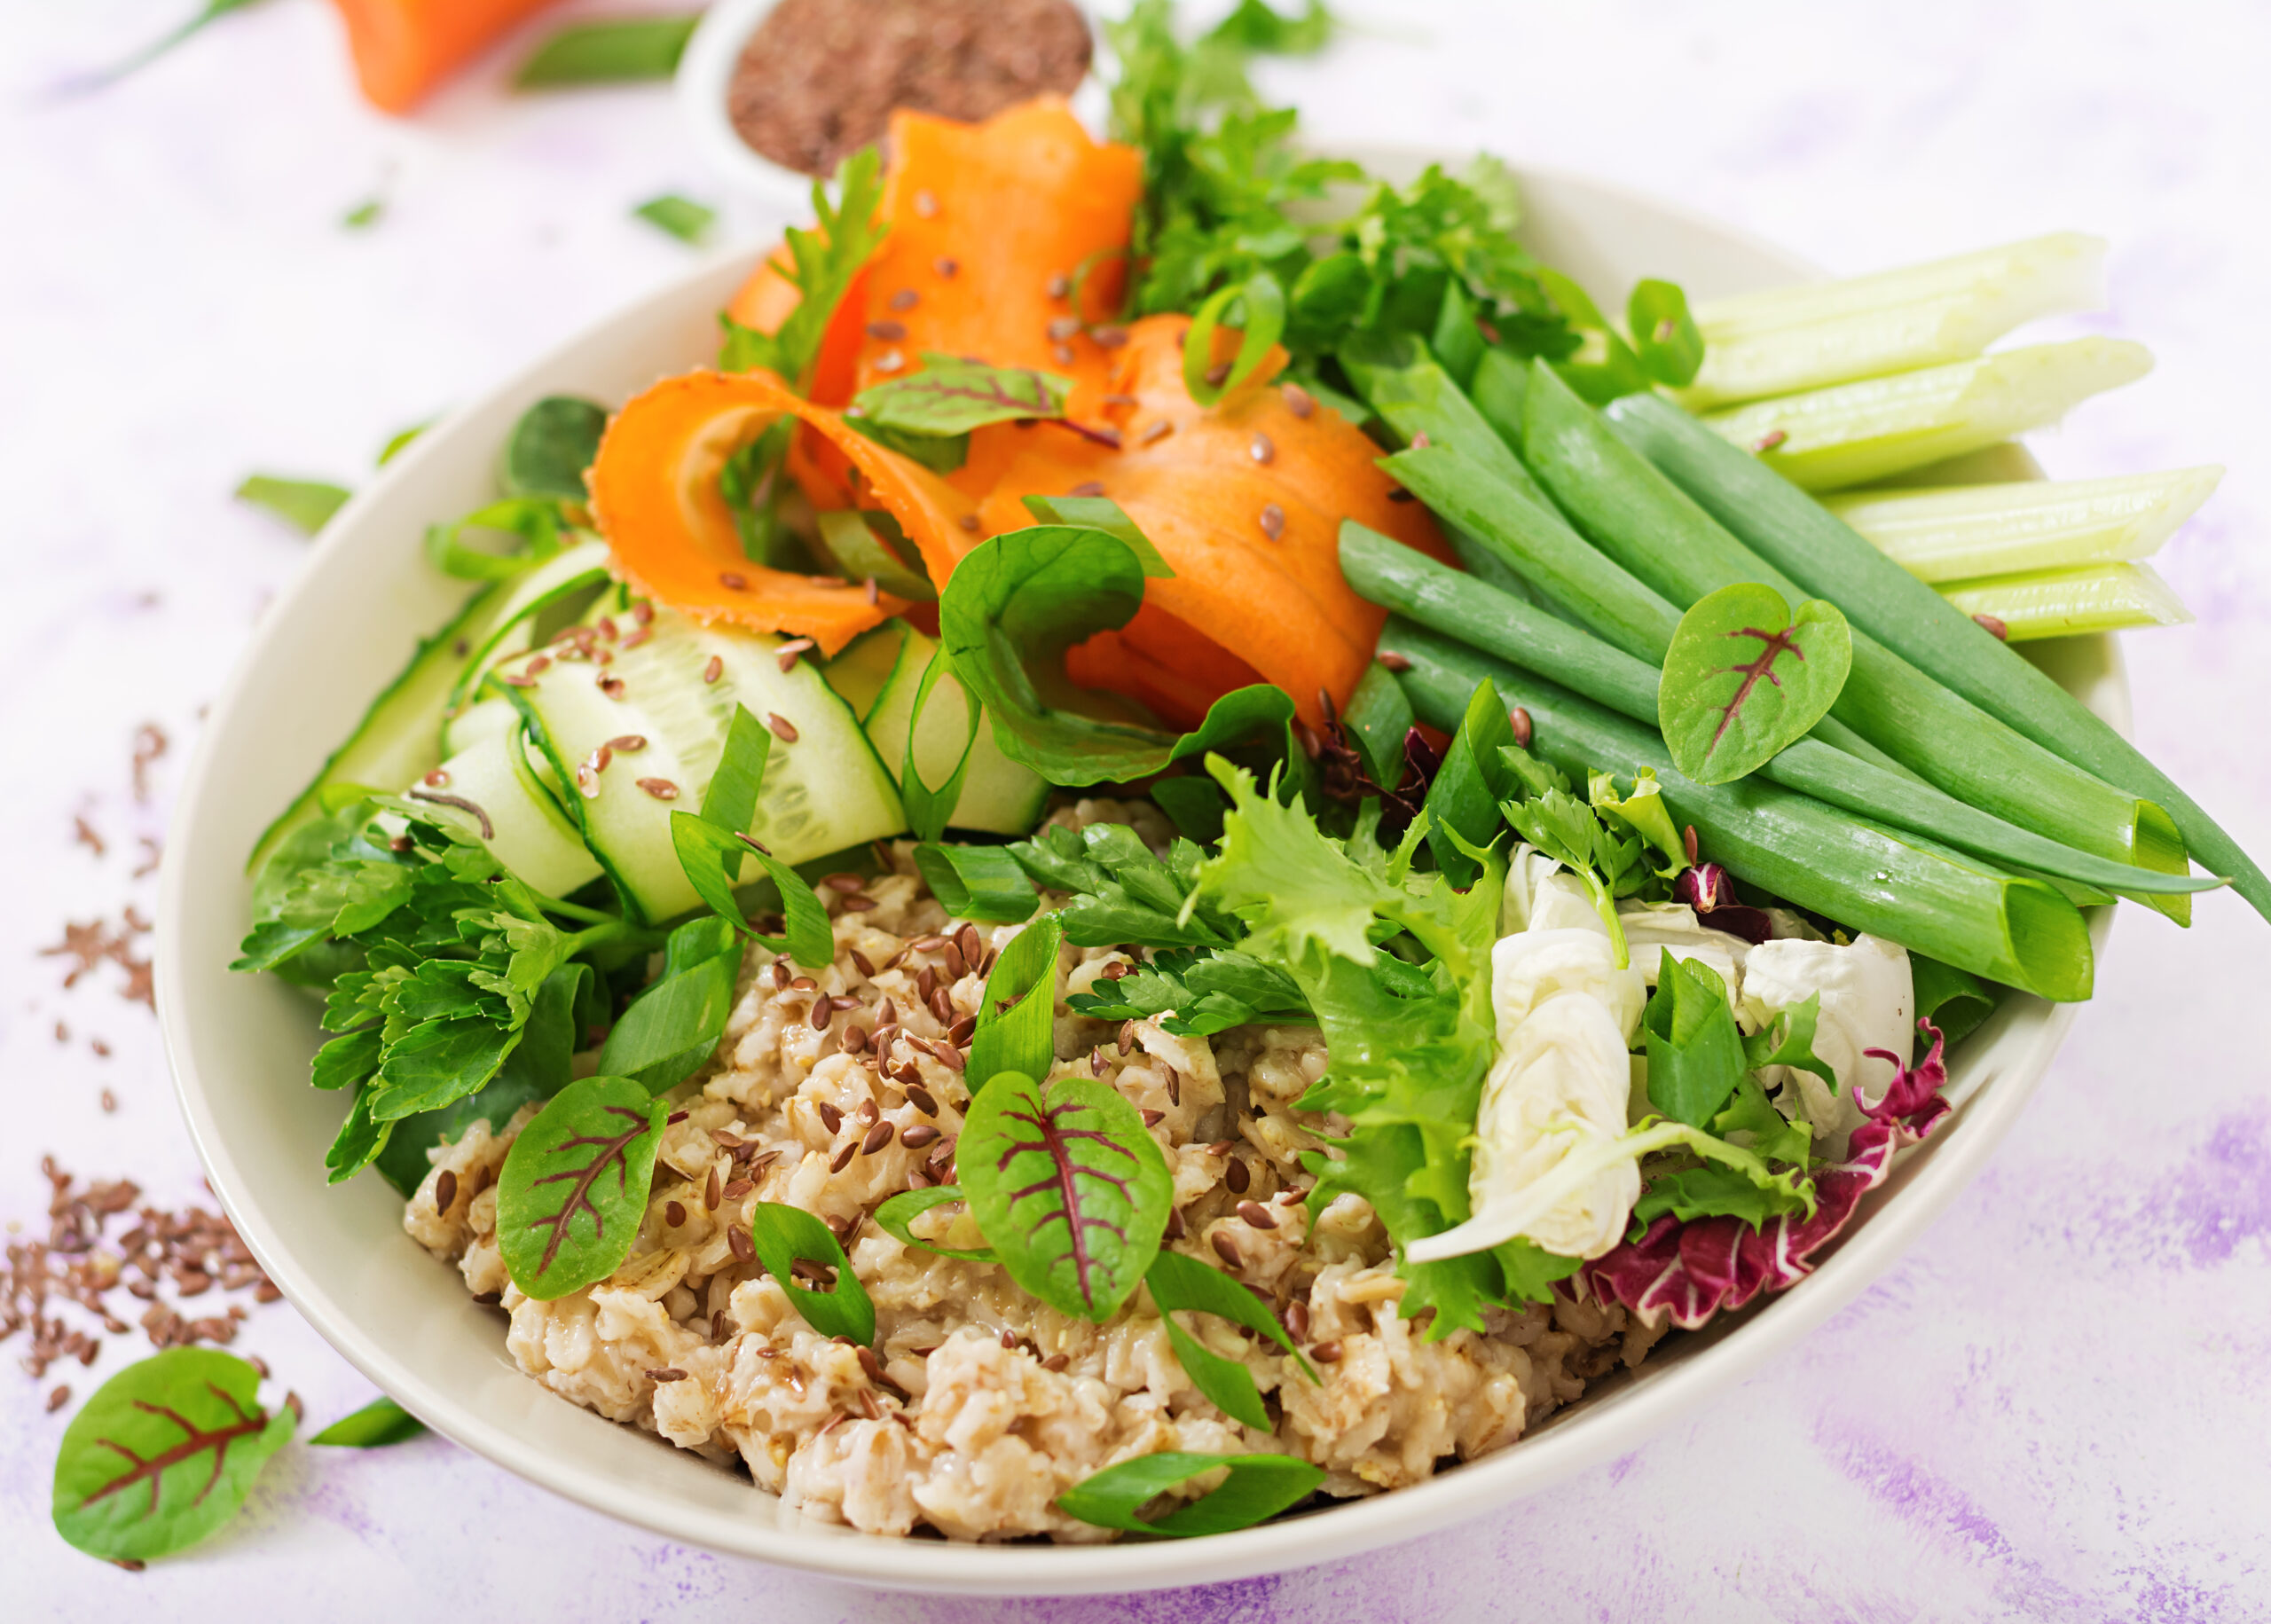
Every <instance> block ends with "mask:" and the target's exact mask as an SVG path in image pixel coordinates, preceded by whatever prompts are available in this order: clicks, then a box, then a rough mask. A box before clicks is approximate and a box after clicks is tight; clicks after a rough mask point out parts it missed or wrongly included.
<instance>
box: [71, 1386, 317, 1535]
mask: <svg viewBox="0 0 2271 1624" xmlns="http://www.w3.org/2000/svg"><path fill="white" fill-rule="evenodd" d="M259 1391H260V1372H259V1371H257V1370H255V1369H253V1368H252V1366H251V1365H249V1364H248V1363H247V1362H246V1361H243V1360H241V1359H239V1358H238V1357H237V1356H236V1355H235V1354H233V1353H220V1352H218V1351H216V1350H215V1349H213V1348H201V1347H199V1348H193V1347H179V1348H169V1349H168V1350H167V1351H166V1352H164V1353H159V1354H157V1355H155V1356H154V1357H153V1358H149V1359H145V1360H143V1361H141V1362H140V1363H139V1364H132V1365H129V1366H128V1367H127V1368H126V1369H123V1370H121V1371H120V1372H119V1373H118V1374H117V1375H116V1376H114V1377H111V1378H110V1380H108V1381H106V1382H105V1383H104V1384H103V1385H101V1386H100V1387H99V1388H98V1389H97V1390H96V1392H95V1396H94V1397H93V1398H91V1399H89V1400H87V1404H86V1408H83V1409H82V1410H81V1411H80V1412H79V1413H78V1414H77V1415H75V1416H73V1417H72V1418H71V1424H70V1425H69V1426H68V1427H67V1428H66V1429H64V1433H63V1447H62V1448H61V1449H60V1451H59V1452H58V1454H57V1455H56V1457H55V1531H56V1532H57V1533H58V1534H61V1535H62V1536H63V1537H64V1538H65V1539H66V1540H68V1541H69V1542H71V1543H72V1544H74V1545H75V1546H77V1547H78V1548H79V1549H81V1550H83V1551H85V1552H87V1553H88V1554H89V1555H90V1556H96V1557H109V1558H110V1559H111V1560H113V1561H146V1560H148V1559H149V1558H150V1557H162V1556H164V1555H166V1554H167V1553H168V1552H169V1551H176V1550H180V1549H184V1548H185V1547H187V1546H191V1545H194V1544H196V1543H197V1542H198V1541H200V1540H201V1539H203V1538H204V1537H205V1536H206V1535H207V1534H211V1533H212V1532H213V1531H214V1530H215V1529H216V1528H218V1527H220V1526H221V1525H222V1524H224V1523H225V1522H227V1521H228V1520H229V1519H230V1518H232V1517H234V1516H235V1515H236V1514H237V1510H238V1508H239V1507H240V1506H241V1505H243V1504H244V1502H245V1496H246V1495H248V1494H249V1493H251V1491H252V1484H253V1479H255V1478H256V1477H258V1476H259V1475H260V1469H261V1467H262V1466H263V1464H265V1463H266V1462H267V1460H268V1457H269V1456H270V1455H273V1454H275V1453H276V1452H277V1450H279V1449H280V1448H282V1447H284V1443H285V1440H287V1439H289V1438H290V1437H291V1436H292V1429H293V1426H294V1425H295V1424H296V1423H297V1421H298V1419H299V1416H298V1414H297V1412H295V1410H294V1409H293V1408H292V1407H291V1406H290V1405H288V1404H280V1405H279V1406H277V1408H276V1410H275V1413H274V1414H272V1415H271V1414H270V1413H269V1412H268V1411H265V1410H263V1409H262V1408H261V1407H260V1402H259V1397H258V1395H259Z"/></svg>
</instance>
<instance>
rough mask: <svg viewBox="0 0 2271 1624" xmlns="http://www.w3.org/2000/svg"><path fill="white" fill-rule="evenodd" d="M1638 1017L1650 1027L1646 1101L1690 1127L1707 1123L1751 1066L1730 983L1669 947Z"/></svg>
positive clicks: (1699, 962) (1707, 1124)
mask: <svg viewBox="0 0 2271 1624" xmlns="http://www.w3.org/2000/svg"><path fill="white" fill-rule="evenodd" d="M1640 1023H1641V1025H1642V1027H1643V1029H1644V1030H1645V1032H1646V1038H1647V1053H1648V1102H1649V1103H1650V1104H1652V1105H1654V1107H1655V1108H1656V1109H1657V1110H1660V1111H1662V1112H1663V1114H1664V1115H1665V1116H1667V1117H1669V1118H1671V1119H1672V1120H1673V1121H1674V1122H1684V1123H1686V1125H1687V1126H1690V1127H1698V1128H1701V1127H1707V1126H1709V1123H1710V1121H1711V1119H1712V1118H1714V1117H1716V1116H1717V1115H1718V1112H1719V1108H1720V1107H1721V1106H1723V1105H1725V1103H1726V1102H1727V1096H1728V1095H1730V1094H1733V1092H1734V1090H1735V1085H1736V1084H1737V1083H1739V1082H1741V1080H1742V1079H1743V1076H1744V1074H1745V1073H1746V1072H1747V1071H1748V1070H1749V1063H1748V1060H1747V1058H1746V1057H1745V1055H1744V1054H1743V1045H1742V1035H1741V1033H1740V1032H1737V1031H1736V1030H1735V1017H1734V1012H1733V1010H1732V1009H1731V1008H1728V1006H1727V985H1726V983H1725V982H1724V981H1721V980H1720V979H1719V977H1718V972H1717V971H1716V970H1714V969H1711V967H1710V966H1709V965H1708V964H1705V963H1703V962H1702V961H1701V960H1697V959H1681V958H1676V957H1674V956H1673V955H1672V954H1671V953H1665V954H1664V956H1663V969H1662V972H1661V977H1660V979H1659V980H1658V982H1657V985H1656V995H1655V996H1654V998H1652V999H1650V1000H1648V1007H1647V1008H1646V1010H1644V1011H1643V1012H1642V1013H1641V1016H1640Z"/></svg>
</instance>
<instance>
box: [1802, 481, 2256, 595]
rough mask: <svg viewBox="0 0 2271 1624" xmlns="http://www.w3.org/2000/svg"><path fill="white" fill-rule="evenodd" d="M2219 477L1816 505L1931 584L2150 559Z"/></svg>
mask: <svg viewBox="0 0 2271 1624" xmlns="http://www.w3.org/2000/svg"><path fill="white" fill-rule="evenodd" d="M2223 476H2224V471H2223V469H2221V468H2220V467H2214V466H2212V465H2211V466H2209V467H2198V468H2176V469H2173V470H2171V471H2170V472H2168V473H2165V474H2130V475H2122V476H2120V477H2118V478H2115V479H2071V480H2028V481H2024V482H2020V483H2017V484H2008V485H1968V486H1959V487H1957V488H1955V489H1953V490H1925V491H1909V490H1902V491H1898V492H1893V491H1885V490H1855V491H1848V492H1845V493H1843V494H1842V495H1838V496H1833V497H1829V498H1825V499H1824V500H1823V502H1822V506H1824V507H1827V509H1829V511H1830V512H1831V513H1834V514H1836V515H1837V516H1838V517H1839V518H1841V519H1843V520H1844V521H1845V522H1846V523H1848V524H1850V525H1851V526H1852V527H1853V528H1854V529H1855V530H1858V531H1860V532H1861V534H1862V535H1864V536H1866V537H1868V538H1869V539H1870V540H1871V541H1872V542H1874V543H1875V544H1876V545H1877V547H1878V548H1879V550H1881V551H1882V553H1884V554H1885V556H1886V557H1888V558H1890V559H1892V560H1893V561H1896V562H1897V563H1898V564H1899V565H1900V566H1901V567H1902V568H1903V569H1906V570H1907V571H1908V573H1909V574H1911V575H1913V576H1914V577H1916V578H1917V579H1919V580H1921V581H1930V582H1933V583H1935V584H1937V583H1939V582H1942V581H1968V580H1971V579H1973V578H1975V577H1980V576H2004V575H2019V574H2022V573H2025V572H2030V571H2033V570H2039V569H2071V568H2073V567H2075V566H2078V565H2082V564H2113V563H2133V562H2135V561H2137V560H2139V559H2141V558H2149V557H2150V556H2151V555H2152V554H2153V553H2154V552H2155V551H2157V549H2158V548H2159V546H2160V545H2161V544H2162V543H2163V542H2165V541H2166V540H2167V539H2168V538H2169V537H2170V536H2171V535H2172V534H2173V533H2174V532H2175V530H2176V527H2177V526H2178V525H2180V524H2181V523H2183V522H2185V521H2186V520H2187V519H2188V518H2190V517H2191V516H2192V514H2194V512H2195V511H2196V510H2197V509H2198V507H2199V506H2200V504H2201V503H2203V502H2204V501H2206V500H2207V499H2208V494H2209V492H2211V491H2212V490H2215V488H2216V482H2217V481H2218V480H2220V479H2221V478H2222V477H2223Z"/></svg>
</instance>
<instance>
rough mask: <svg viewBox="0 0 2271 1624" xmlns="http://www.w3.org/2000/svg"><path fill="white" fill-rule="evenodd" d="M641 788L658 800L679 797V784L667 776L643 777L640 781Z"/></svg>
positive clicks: (671, 799)
mask: <svg viewBox="0 0 2271 1624" xmlns="http://www.w3.org/2000/svg"><path fill="white" fill-rule="evenodd" d="M639 788H641V789H644V790H645V791H646V792H647V793H648V795H651V796H654V797H655V798H656V800H657V801H675V800H677V799H678V786H677V785H676V784H673V783H672V782H671V781H670V780H668V779H667V778H642V779H640V781H639Z"/></svg>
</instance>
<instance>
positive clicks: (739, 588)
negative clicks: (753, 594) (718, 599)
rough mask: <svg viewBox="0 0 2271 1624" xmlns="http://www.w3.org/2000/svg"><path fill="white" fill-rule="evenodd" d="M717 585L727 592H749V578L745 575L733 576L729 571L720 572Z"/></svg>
mask: <svg viewBox="0 0 2271 1624" xmlns="http://www.w3.org/2000/svg"><path fill="white" fill-rule="evenodd" d="M718 584H719V585H720V586H722V587H724V588H725V589H726V590H727V592H747V591H748V590H749V577H747V576H745V575H735V573H734V572H733V571H732V570H730V569H726V570H720V571H719V575H718Z"/></svg>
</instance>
